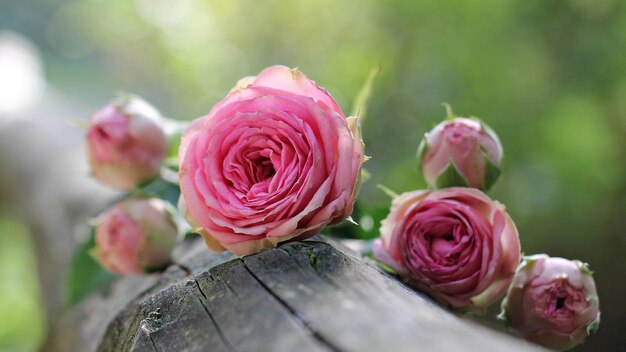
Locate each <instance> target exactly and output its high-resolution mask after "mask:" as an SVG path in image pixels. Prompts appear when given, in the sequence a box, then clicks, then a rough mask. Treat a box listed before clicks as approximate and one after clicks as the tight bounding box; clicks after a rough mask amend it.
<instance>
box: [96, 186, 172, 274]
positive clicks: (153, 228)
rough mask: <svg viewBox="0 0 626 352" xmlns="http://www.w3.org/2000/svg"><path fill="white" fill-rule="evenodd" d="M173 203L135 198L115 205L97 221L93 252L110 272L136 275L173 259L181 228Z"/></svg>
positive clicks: (157, 267) (159, 266)
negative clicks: (171, 255) (172, 255)
mask: <svg viewBox="0 0 626 352" xmlns="http://www.w3.org/2000/svg"><path fill="white" fill-rule="evenodd" d="M170 208H171V206H170V205H169V204H168V203H166V202H165V201H162V200H160V199H156V198H152V199H141V198H132V199H127V200H124V201H122V202H119V203H117V204H115V205H114V206H113V207H111V208H110V209H109V210H107V211H106V212H104V213H103V214H102V215H100V216H99V217H98V219H97V224H96V247H95V248H94V249H93V250H92V255H93V256H94V258H96V259H97V260H98V261H99V262H100V264H101V265H102V266H104V267H105V268H106V269H108V270H109V271H112V272H114V273H117V274H121V275H137V274H142V273H144V272H149V271H153V270H156V269H159V268H161V267H163V266H165V265H167V264H168V263H169V262H170V254H171V252H172V250H173V249H174V246H175V245H176V238H177V235H178V228H177V226H176V222H175V221H174V217H173V214H174V213H173V211H174V209H170Z"/></svg>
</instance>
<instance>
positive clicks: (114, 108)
mask: <svg viewBox="0 0 626 352" xmlns="http://www.w3.org/2000/svg"><path fill="white" fill-rule="evenodd" d="M160 120H161V115H160V114H159V112H158V111H157V110H156V109H155V108H154V107H153V106H152V105H150V104H148V103H147V102H145V101H144V100H142V99H141V98H139V97H136V96H128V95H125V96H121V97H119V98H117V99H115V100H114V101H113V102H111V103H110V104H109V105H107V106H105V107H104V108H103V109H101V110H99V111H97V112H96V113H95V114H93V116H92V117H91V121H90V126H89V130H88V131H87V152H88V156H89V165H90V167H91V172H92V173H93V175H94V176H95V177H96V178H97V179H98V180H100V181H101V182H103V183H105V184H107V185H109V186H112V187H115V188H119V189H124V190H128V189H132V188H133V187H135V186H137V185H138V184H140V183H142V182H145V181H149V180H151V179H153V178H155V177H156V176H157V175H158V174H159V170H160V168H161V163H162V161H163V159H164V158H165V153H166V151H167V138H166V136H165V133H164V132H163V129H162V127H161V121H160Z"/></svg>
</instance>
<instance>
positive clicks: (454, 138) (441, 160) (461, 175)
mask: <svg viewBox="0 0 626 352" xmlns="http://www.w3.org/2000/svg"><path fill="white" fill-rule="evenodd" d="M502 154H503V151H502V145H500V140H499V139H498V136H497V135H496V134H495V133H494V132H493V130H491V129H490V128H489V127H487V125H485V124H484V123H483V122H481V121H479V120H478V119H476V118H471V119H470V118H465V117H457V118H454V119H451V120H446V121H443V122H442V123H440V124H438V125H437V126H435V128H433V129H432V131H430V132H429V133H427V134H426V136H425V137H424V139H423V140H422V142H421V144H420V147H419V150H418V157H420V161H419V162H420V167H421V169H422V173H423V174H424V179H425V180H426V183H427V184H428V186H429V187H431V188H433V189H438V188H445V187H452V186H461V187H474V188H479V189H482V190H488V189H489V188H491V186H492V185H493V184H494V183H495V182H496V180H497V179H498V176H500V164H501V162H502Z"/></svg>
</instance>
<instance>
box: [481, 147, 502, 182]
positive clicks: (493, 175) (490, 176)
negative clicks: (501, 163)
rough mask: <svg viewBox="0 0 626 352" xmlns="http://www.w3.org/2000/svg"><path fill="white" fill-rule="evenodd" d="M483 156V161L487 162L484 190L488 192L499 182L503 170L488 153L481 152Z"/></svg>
mask: <svg viewBox="0 0 626 352" xmlns="http://www.w3.org/2000/svg"><path fill="white" fill-rule="evenodd" d="M480 152H481V154H482V155H483V159H484V160H485V177H484V179H483V190H484V191H488V190H489V189H490V188H491V187H492V186H493V185H494V184H495V183H496V181H497V180H498V178H499V177H500V173H501V170H500V168H499V167H498V166H496V165H495V164H494V163H493V162H492V161H491V159H490V158H489V156H487V153H485V152H484V151H483V150H481V151H480Z"/></svg>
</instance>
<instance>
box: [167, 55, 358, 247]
mask: <svg viewBox="0 0 626 352" xmlns="http://www.w3.org/2000/svg"><path fill="white" fill-rule="evenodd" d="M179 155H180V172H179V177H180V187H181V192H182V201H181V204H184V207H185V209H184V212H183V213H186V214H187V216H186V217H187V219H188V221H189V222H190V223H191V224H192V226H194V227H197V228H198V232H200V233H201V234H202V235H203V236H204V237H205V239H206V241H207V244H209V247H211V248H212V249H215V250H223V249H228V250H230V251H231V252H233V253H235V254H239V255H244V254H249V253H254V252H257V251H259V250H261V249H263V248H268V247H274V246H276V245H277V244H278V243H280V242H283V241H287V240H291V239H305V238H309V237H311V236H313V235H315V234H317V233H319V232H320V231H321V230H322V229H323V228H324V227H325V226H327V225H331V224H335V223H338V222H340V221H342V220H343V219H345V218H346V217H347V216H349V215H350V213H351V212H352V207H353V204H354V201H355V197H356V194H357V191H358V185H357V180H358V177H359V173H360V167H361V163H362V161H363V143H362V141H361V138H360V135H359V129H358V120H357V118H356V117H350V118H346V117H345V115H344V114H343V112H342V110H341V108H339V106H338V105H337V103H336V102H335V100H334V99H333V98H332V97H331V96H330V94H328V92H327V91H325V90H324V89H322V88H320V87H318V86H317V85H316V84H315V82H313V81H311V80H309V79H308V78H307V77H306V76H305V75H304V74H303V73H302V72H300V71H298V70H297V69H290V68H287V67H284V66H272V67H269V68H267V69H265V70H263V71H262V72H261V73H260V74H259V75H258V76H257V77H246V78H244V79H242V80H240V81H239V82H238V84H237V86H236V87H235V88H233V89H232V90H231V92H230V93H229V94H228V95H227V96H226V97H225V98H224V99H223V100H222V101H220V102H219V103H217V104H216V105H215V106H214V107H213V108H212V109H211V111H210V112H209V113H208V115H206V116H204V117H201V118H199V119H197V120H195V121H194V122H193V123H192V124H191V126H190V127H189V128H188V129H187V130H186V131H185V132H184V133H183V138H182V141H181V148H180V153H179Z"/></svg>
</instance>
